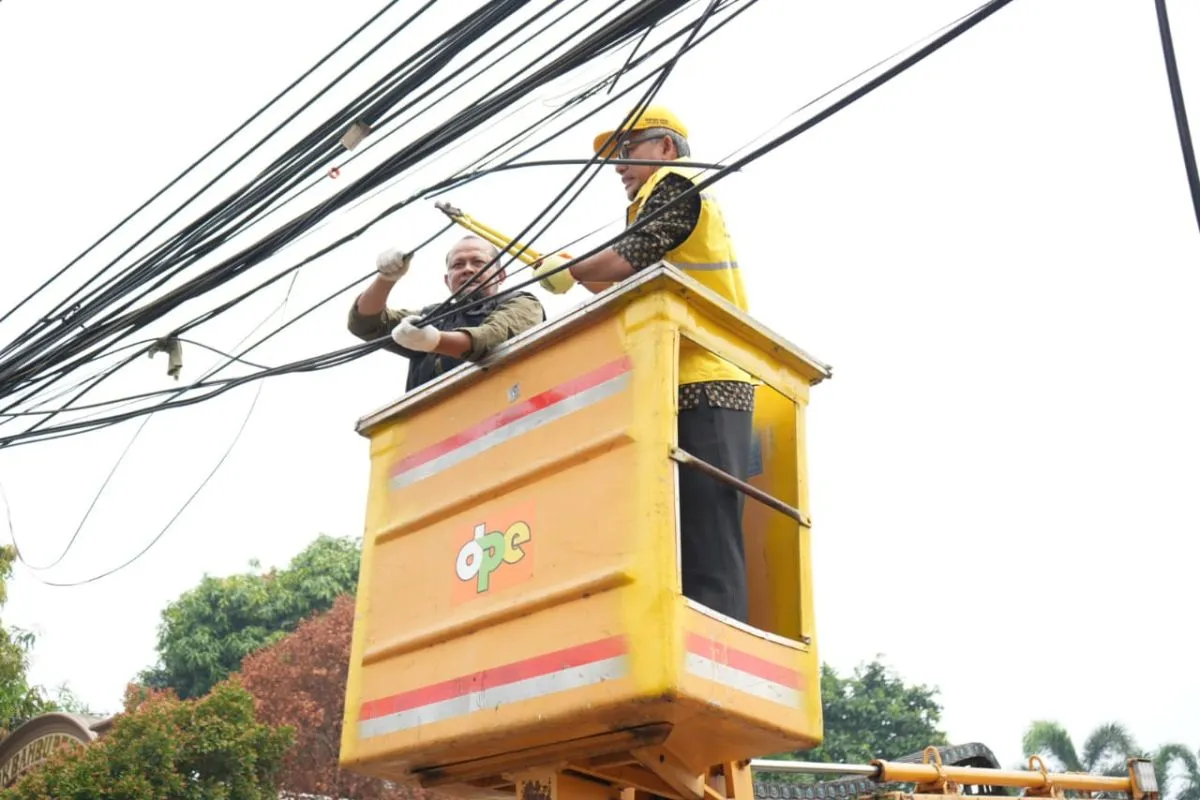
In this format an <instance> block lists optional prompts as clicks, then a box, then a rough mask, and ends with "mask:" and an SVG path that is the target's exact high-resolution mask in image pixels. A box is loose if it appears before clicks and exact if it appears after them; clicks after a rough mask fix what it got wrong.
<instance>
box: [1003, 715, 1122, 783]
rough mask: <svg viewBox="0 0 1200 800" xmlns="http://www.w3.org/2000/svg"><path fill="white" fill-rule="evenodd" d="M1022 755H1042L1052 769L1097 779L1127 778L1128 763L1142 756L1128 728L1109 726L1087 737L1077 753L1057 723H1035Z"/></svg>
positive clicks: (1028, 732)
mask: <svg viewBox="0 0 1200 800" xmlns="http://www.w3.org/2000/svg"><path fill="white" fill-rule="evenodd" d="M1021 748H1022V752H1024V754H1025V755H1026V756H1031V755H1035V754H1036V755H1039V756H1042V758H1048V759H1049V760H1050V762H1051V763H1047V764H1046V766H1047V767H1048V768H1049V769H1058V770H1066V771H1068V772H1091V773H1094V774H1097V775H1125V774H1127V773H1128V768H1127V767H1126V766H1125V762H1126V760H1127V759H1129V758H1130V757H1132V756H1136V755H1139V754H1140V752H1141V751H1140V750H1139V749H1138V746H1137V742H1135V741H1134V738H1133V736H1132V735H1131V734H1130V733H1129V731H1128V730H1127V729H1126V728H1125V726H1123V725H1121V724H1119V723H1116V722H1109V723H1106V724H1104V725H1101V726H1100V727H1098V728H1096V729H1095V730H1094V731H1092V732H1091V734H1090V735H1088V737H1087V739H1085V740H1084V742H1083V750H1082V752H1081V751H1078V750H1076V749H1075V743H1074V742H1073V741H1072V740H1071V734H1069V733H1067V729H1066V728H1064V727H1063V726H1061V725H1059V724H1058V723H1057V722H1050V721H1047V720H1036V721H1034V723H1033V724H1032V725H1030V726H1029V729H1028V730H1027V731H1025V736H1024V738H1023V739H1022V740H1021Z"/></svg>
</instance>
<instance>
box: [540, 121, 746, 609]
mask: <svg viewBox="0 0 1200 800" xmlns="http://www.w3.org/2000/svg"><path fill="white" fill-rule="evenodd" d="M687 137H688V129H687V126H685V125H684V124H683V122H682V121H681V120H680V119H679V117H677V116H675V114H673V113H672V112H671V111H670V110H668V109H666V108H663V107H661V106H649V107H648V108H646V109H645V110H644V111H643V112H642V114H641V115H640V116H639V117H637V118H636V119H635V120H634V121H633V122H632V124H631V125H629V126H627V127H626V129H625V131H624V132H623V133H622V134H620V135H614V132H613V131H605V132H603V133H601V134H599V135H597V136H596V138H595V140H594V141H593V143H592V148H593V151H594V152H596V153H598V154H599V155H600V156H601V157H606V156H609V155H613V156H614V157H616V158H620V159H638V160H645V161H654V162H657V163H655V164H653V165H638V164H618V165H617V167H616V170H617V175H619V176H620V178H621V184H622V185H623V186H624V188H625V195H626V197H627V198H628V199H629V201H630V204H629V207H628V209H627V210H626V213H625V224H626V226H627V227H628V226H630V225H632V224H633V223H634V222H635V221H636V220H638V219H639V218H641V217H643V216H648V215H649V214H651V213H653V212H655V211H659V210H661V209H664V208H666V209H667V210H666V211H663V212H662V213H661V214H659V215H658V216H657V217H656V218H654V219H652V220H650V221H649V222H647V223H645V224H644V225H643V226H641V227H639V228H636V229H634V230H631V231H628V232H627V233H626V234H624V235H623V236H622V237H621V238H620V239H619V240H617V241H616V242H615V243H614V244H613V245H612V247H610V248H608V249H606V250H603V251H601V252H599V253H596V254H595V255H592V256H589V257H587V258H585V259H580V260H579V261H578V262H577V263H575V264H573V265H572V266H571V267H570V268H569V269H566V270H561V271H559V272H557V273H555V274H553V275H548V274H547V273H548V272H549V271H551V270H553V269H555V268H556V267H559V266H561V265H562V264H563V263H565V261H566V259H562V258H561V257H550V258H546V259H543V261H542V262H541V263H540V264H539V265H538V267H537V268H536V270H535V274H536V275H538V276H539V277H542V281H541V285H542V286H543V287H544V288H545V289H547V290H548V291H550V292H553V293H555V294H561V293H563V292H566V291H567V290H569V289H570V288H571V287H572V286H573V285H574V284H575V283H576V282H579V283H582V284H584V285H585V287H587V288H588V289H589V290H591V291H599V290H600V289H602V288H604V286H605V285H606V284H609V283H614V282H618V281H621V280H623V279H625V278H628V277H630V276H631V275H633V274H634V273H636V272H638V271H639V270H642V269H645V268H647V267H649V266H652V265H654V264H656V263H658V262H661V261H666V262H668V263H669V264H671V265H672V266H674V267H676V268H678V269H679V270H681V271H682V272H683V273H684V274H686V275H688V276H689V277H691V278H693V279H695V280H696V281H699V282H700V283H701V284H703V285H704V286H706V287H708V288H709V289H711V290H713V291H714V292H716V293H717V294H719V295H721V296H722V297H724V298H725V299H726V300H728V301H729V302H730V303H732V304H733V305H735V306H737V307H738V308H739V309H741V310H743V311H745V310H747V304H746V293H745V289H744V288H743V287H742V279H741V274H740V273H739V272H738V263H737V256H736V254H735V252H734V248H733V242H732V241H731V240H730V237H729V233H728V231H726V229H725V222H724V218H723V217H722V214H721V209H720V207H719V206H718V205H717V201H716V200H715V199H714V198H713V195H712V191H711V189H705V190H704V191H703V192H695V193H693V194H691V195H690V196H688V197H686V198H683V199H681V200H680V199H678V198H680V196H681V195H682V194H683V193H684V192H686V191H687V190H688V189H690V188H691V187H692V186H693V185H694V183H695V182H697V181H699V180H701V178H700V177H699V173H700V170H697V169H695V168H689V167H688V166H687V162H686V160H685V159H686V158H687V157H688V156H689V155H690V154H691V153H690V148H689V147H688V140H687ZM673 201H674V202H673ZM753 412H754V385H753V383H752V382H751V378H750V376H749V375H748V374H747V373H745V372H744V371H742V370H741V369H739V368H738V367H735V366H734V365H733V364H730V363H729V362H727V361H724V360H722V359H720V358H718V357H717V356H716V355H714V354H713V353H711V352H708V351H706V350H702V349H700V348H699V347H697V346H696V345H694V344H691V343H690V342H688V341H686V340H685V341H681V342H680V346H679V419H678V426H679V447H680V448H682V449H683V450H686V451H687V452H689V453H691V454H692V455H694V456H696V457H697V458H701V459H703V460H704V461H707V462H708V463H710V464H712V465H713V466H715V467H717V468H719V469H722V470H724V471H725V472H728V473H730V474H731V475H733V476H735V477H737V478H740V479H742V480H746V479H747V477H748V475H747V474H748V472H749V469H750V450H751V438H752V435H753V434H752V426H751V418H752V416H753ZM743 505H744V497H743V495H742V493H741V492H738V491H737V490H735V489H733V488H732V487H730V486H728V485H726V484H724V483H721V482H719V481H716V480H714V479H713V478H711V477H709V476H708V475H706V474H704V473H701V472H699V471H697V470H693V469H684V470H680V473H679V508H680V534H681V536H680V539H681V545H680V546H681V549H682V566H683V593H684V595H685V596H687V597H689V598H691V599H692V600H694V601H696V602H698V603H701V604H703V605H705V606H707V607H709V608H711V609H713V610H714V611H718V612H720V613H722V614H725V615H727V616H730V617H733V618H734V619H737V620H740V621H742V622H746V621H747V616H748V614H749V609H748V598H747V591H746V559H745V551H744V547H743V543H742V507H743Z"/></svg>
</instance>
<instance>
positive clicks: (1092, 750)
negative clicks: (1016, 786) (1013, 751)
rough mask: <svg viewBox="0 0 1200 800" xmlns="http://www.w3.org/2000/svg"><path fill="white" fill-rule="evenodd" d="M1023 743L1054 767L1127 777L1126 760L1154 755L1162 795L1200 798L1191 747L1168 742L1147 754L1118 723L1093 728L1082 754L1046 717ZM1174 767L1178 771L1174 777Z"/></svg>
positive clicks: (1198, 764)
mask: <svg viewBox="0 0 1200 800" xmlns="http://www.w3.org/2000/svg"><path fill="white" fill-rule="evenodd" d="M1021 746H1022V748H1023V751H1024V753H1025V756H1026V757H1028V756H1031V755H1034V754H1035V753H1036V754H1037V755H1040V756H1042V757H1043V758H1045V759H1047V764H1046V766H1047V767H1048V768H1050V769H1052V770H1053V769H1058V770H1065V771H1067V772H1090V773H1092V774H1097V775H1112V776H1124V775H1127V774H1128V768H1127V766H1126V761H1127V759H1129V758H1133V757H1138V756H1140V757H1147V758H1151V759H1152V761H1153V762H1154V774H1155V775H1156V776H1157V778H1158V785H1159V791H1160V792H1161V794H1162V796H1163V797H1169V798H1171V800H1200V761H1198V760H1197V758H1196V756H1195V755H1193V754H1192V752H1191V751H1190V750H1188V749H1187V748H1186V747H1184V746H1183V745H1180V744H1165V745H1163V746H1162V747H1159V748H1158V749H1157V750H1155V751H1154V753H1153V754H1148V753H1145V752H1143V751H1141V750H1140V749H1139V748H1138V746H1137V743H1136V742H1135V741H1134V739H1133V736H1131V735H1130V733H1129V731H1128V730H1126V728H1125V727H1124V726H1123V725H1120V724H1118V723H1115V722H1110V723H1108V724H1106V725H1101V726H1100V727H1098V728H1096V729H1095V730H1094V731H1092V733H1091V735H1090V736H1088V738H1087V739H1086V740H1085V741H1084V743H1083V752H1082V753H1079V752H1078V751H1076V749H1075V744H1074V743H1073V742H1072V741H1071V735H1070V734H1069V733H1067V731H1066V729H1065V728H1063V727H1062V726H1061V725H1059V724H1058V723H1057V722H1047V721H1044V720H1039V721H1037V722H1034V723H1033V724H1032V725H1030V726H1029V730H1027V731H1026V732H1025V737H1024V738H1023V739H1022V741H1021ZM1173 768H1174V769H1175V770H1176V771H1175V773H1174V775H1173V776H1172V769H1173ZM1168 784H1170V785H1168ZM1172 790H1173V791H1172ZM1101 796H1104V795H1101Z"/></svg>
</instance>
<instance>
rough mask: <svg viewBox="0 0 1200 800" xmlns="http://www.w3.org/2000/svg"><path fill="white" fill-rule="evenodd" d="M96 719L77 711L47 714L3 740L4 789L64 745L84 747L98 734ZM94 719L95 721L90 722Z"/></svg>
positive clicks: (0, 775)
mask: <svg viewBox="0 0 1200 800" xmlns="http://www.w3.org/2000/svg"><path fill="white" fill-rule="evenodd" d="M95 722H96V720H91V719H87V718H83V717H78V716H76V715H74V714H63V713H51V714H43V715H42V716H40V717H35V718H33V719H31V720H29V721H28V722H26V723H25V724H24V725H22V726H21V727H19V728H17V729H16V730H15V731H13V732H12V733H11V734H9V736H8V737H7V738H5V739H4V740H3V741H0V789H7V788H8V787H10V786H12V785H13V784H15V783H16V782H17V781H18V780H20V779H21V776H22V775H24V774H25V773H27V772H29V771H31V770H33V769H36V768H37V766H38V765H39V764H42V763H43V762H44V761H46V759H48V758H50V757H51V756H53V755H54V754H55V753H56V752H57V751H58V749H59V748H61V747H83V746H85V745H87V744H90V743H91V741H92V740H93V739H95V738H96V733H95V732H94V731H93V730H92V728H91V724H94V723H95ZM90 723H91V724H90Z"/></svg>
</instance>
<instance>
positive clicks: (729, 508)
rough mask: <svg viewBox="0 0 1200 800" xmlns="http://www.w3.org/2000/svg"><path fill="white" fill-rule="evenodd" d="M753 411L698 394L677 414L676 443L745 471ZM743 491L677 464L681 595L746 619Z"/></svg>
mask: <svg viewBox="0 0 1200 800" xmlns="http://www.w3.org/2000/svg"><path fill="white" fill-rule="evenodd" d="M752 418H753V415H752V414H751V412H749V411H734V410H732V409H727V408H714V407H712V406H711V405H709V403H708V398H707V397H705V396H703V395H701V397H700V404H699V406H697V407H696V408H690V409H686V410H681V411H680V412H679V447H680V448H681V449H683V450H686V451H687V452H689V453H691V454H692V455H694V456H695V457H696V458H700V459H703V460H704V461H707V462H708V463H709V464H712V465H713V466H714V467H717V468H718V469H721V470H724V471H725V472H728V473H729V474H730V475H733V476H734V477H737V478H740V479H741V480H743V481H744V480H746V479H747V477H748V473H749V471H750V448H751V437H752V436H753V426H752ZM744 507H745V495H743V494H742V493H741V492H739V491H738V490H737V489H734V488H733V487H732V486H728V485H727V484H725V483H722V482H720V481H718V480H716V479H715V478H712V477H710V476H708V475H705V474H704V473H703V472H700V471H699V470H697V469H694V468H692V467H687V466H683V465H680V467H679V515H680V525H679V527H680V537H679V538H680V549H681V551H682V552H681V561H682V567H683V594H684V596H685V597H688V598H690V599H692V600H695V601H696V602H697V603H702V604H704V605H705V606H707V607H708V608H711V609H712V610H714V611H719V612H720V613H722V614H725V615H726V616H730V617H733V618H734V619H736V620H739V621H741V622H749V615H750V614H749V598H748V596H747V590H746V550H745V546H744V544H743V542H742V509H743V508H744Z"/></svg>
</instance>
